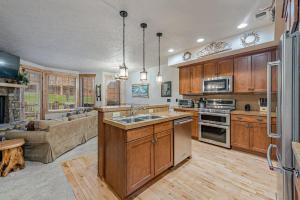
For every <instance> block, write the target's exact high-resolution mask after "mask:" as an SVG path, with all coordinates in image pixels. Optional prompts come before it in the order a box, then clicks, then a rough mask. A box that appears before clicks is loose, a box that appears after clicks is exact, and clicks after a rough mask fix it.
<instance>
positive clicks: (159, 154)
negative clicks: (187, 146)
mask: <svg viewBox="0 0 300 200" xmlns="http://www.w3.org/2000/svg"><path fill="white" fill-rule="evenodd" d="M154 157H155V158H154V159H155V167H154V172H155V176H157V175H159V174H161V173H162V172H164V171H165V170H166V169H168V168H169V167H171V166H172V165H173V130H172V129H170V130H167V131H164V132H160V133H156V134H155V146H154Z"/></svg>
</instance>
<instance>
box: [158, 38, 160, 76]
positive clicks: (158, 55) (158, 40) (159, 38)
mask: <svg viewBox="0 0 300 200" xmlns="http://www.w3.org/2000/svg"><path fill="white" fill-rule="evenodd" d="M158 73H159V74H160V36H159V37H158Z"/></svg>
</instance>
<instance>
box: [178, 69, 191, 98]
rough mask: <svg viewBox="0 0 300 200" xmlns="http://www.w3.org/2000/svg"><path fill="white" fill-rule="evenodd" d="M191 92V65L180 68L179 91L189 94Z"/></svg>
mask: <svg viewBox="0 0 300 200" xmlns="http://www.w3.org/2000/svg"><path fill="white" fill-rule="evenodd" d="M190 92H191V72H190V67H182V68H179V93H180V94H189V93H190Z"/></svg>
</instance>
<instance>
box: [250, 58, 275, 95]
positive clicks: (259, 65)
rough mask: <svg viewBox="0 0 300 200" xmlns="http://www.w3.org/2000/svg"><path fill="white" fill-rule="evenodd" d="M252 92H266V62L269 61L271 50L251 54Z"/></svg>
mask: <svg viewBox="0 0 300 200" xmlns="http://www.w3.org/2000/svg"><path fill="white" fill-rule="evenodd" d="M251 59H252V64H251V67H252V69H251V70H252V74H251V76H252V78H251V79H252V86H251V90H252V91H253V92H267V64H268V62H270V61H271V52H264V53H260V54H255V55H252V56H251Z"/></svg>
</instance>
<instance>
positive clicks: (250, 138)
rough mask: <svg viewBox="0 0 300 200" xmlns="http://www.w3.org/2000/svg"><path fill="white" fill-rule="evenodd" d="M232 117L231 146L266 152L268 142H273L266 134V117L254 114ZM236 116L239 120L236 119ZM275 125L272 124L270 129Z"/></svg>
mask: <svg viewBox="0 0 300 200" xmlns="http://www.w3.org/2000/svg"><path fill="white" fill-rule="evenodd" d="M232 118H233V119H234V120H232V121H231V146H232V147H236V148H238V149H243V150H247V151H250V152H255V153H260V154H266V153H267V149H268V146H269V144H271V143H274V141H272V140H271V138H269V137H268V135H267V124H266V123H265V122H266V117H264V118H263V119H262V117H255V116H252V117H249V116H245V117H243V116H239V117H232ZM237 118H239V119H240V120H236V119H237ZM260 121H261V122H260ZM272 121H273V122H274V121H275V120H272ZM275 126H276V125H273V126H272V129H274V127H275Z"/></svg>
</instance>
